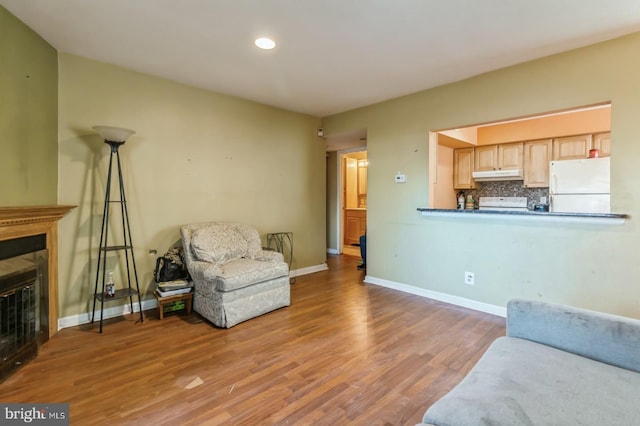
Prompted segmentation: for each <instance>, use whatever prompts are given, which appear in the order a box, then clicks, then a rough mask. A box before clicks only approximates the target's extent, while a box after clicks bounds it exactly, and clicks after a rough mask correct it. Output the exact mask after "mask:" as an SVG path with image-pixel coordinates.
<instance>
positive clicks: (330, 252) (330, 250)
mask: <svg viewBox="0 0 640 426" xmlns="http://www.w3.org/2000/svg"><path fill="white" fill-rule="evenodd" d="M327 253H329V254H340V250H338V249H334V248H328V249H327Z"/></svg>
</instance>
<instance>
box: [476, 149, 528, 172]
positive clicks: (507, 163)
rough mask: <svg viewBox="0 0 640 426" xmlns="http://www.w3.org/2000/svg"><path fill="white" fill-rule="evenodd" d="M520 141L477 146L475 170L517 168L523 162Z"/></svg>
mask: <svg viewBox="0 0 640 426" xmlns="http://www.w3.org/2000/svg"><path fill="white" fill-rule="evenodd" d="M523 148H524V144H523V143H522V142H516V143H505V144H499V145H486V146H479V147H476V149H475V169H474V170H475V171H476V172H484V171H491V170H517V169H522V164H523Z"/></svg>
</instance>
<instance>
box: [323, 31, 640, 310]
mask: <svg viewBox="0 0 640 426" xmlns="http://www.w3.org/2000/svg"><path fill="white" fill-rule="evenodd" d="M638 51H640V33H636V34H632V35H630V36H626V37H622V38H619V39H615V40H611V41H608V42H605V43H600V44H597V45H593V46H589V47H585V48H582V49H577V50H573V51H569V52H566V53H562V54H558V55H554V56H551V57H547V58H543V59H540V60H536V61H532V62H528V63H525V64H521V65H517V66H513V67H509V68H505V69H501V70H498V71H495V72H491V73H487V74H484V75H480V76H477V77H474V78H471V79H468V80H464V81H461V82H457V83H454V84H449V85H446V86H442V87H438V88H434V89H432V90H426V91H423V92H419V93H415V94H412V95H408V96H405V97H402V98H398V99H393V100H390V101H387V102H383V103H379V104H376V105H371V106H368V107H365V108H360V109H357V110H353V111H349V112H345V113H342V114H337V115H335V116H331V117H326V118H324V119H323V121H322V127H323V128H324V130H325V135H329V136H330V135H331V134H339V133H342V132H347V131H350V130H353V129H359V128H363V127H365V128H367V136H368V137H367V139H368V141H367V150H368V160H369V168H368V211H367V215H368V217H367V220H368V223H367V242H368V253H367V256H368V261H367V265H368V270H367V274H368V276H369V277H370V278H372V279H373V280H374V281H375V280H378V281H379V282H381V283H385V284H387V285H392V286H396V287H398V286H402V285H406V286H409V287H407V288H409V289H414V290H412V291H416V292H418V293H420V291H421V290H426V291H434V292H439V293H444V294H446V295H448V296H453V297H459V298H462V299H466V300H469V301H473V302H480V303H485V304H489V305H494V306H500V307H503V306H505V305H506V302H507V301H508V300H509V299H510V298H512V297H526V298H532V299H539V300H547V301H553V302H558V303H568V304H573V305H576V306H582V307H586V308H592V309H598V310H602V311H607V312H612V313H618V314H623V315H629V316H633V317H639V318H640V285H639V284H638V283H637V279H636V277H637V276H638V275H639V274H640V262H639V261H638V259H639V258H640V250H639V249H640V244H639V243H638V241H640V229H639V227H638V221H637V219H636V218H637V217H639V216H640V191H638V183H639V182H640V167H638V161H639V159H640V143H638V138H639V136H640V119H638V118H639V117H640V78H638V75H639V74H640V55H638V54H637V52H638ZM605 101H611V103H612V138H613V147H612V159H611V161H612V176H611V178H612V195H611V197H612V209H613V211H614V212H616V213H628V214H630V215H631V218H630V219H629V220H628V221H627V222H626V223H625V224H623V225H602V224H567V223H553V222H532V221H517V220H512V221H507V220H496V219H488V218H485V219H477V218H476V219H472V218H464V217H456V218H437V217H422V216H421V215H420V214H419V213H418V212H417V211H416V208H418V207H427V199H428V191H429V187H428V164H429V161H428V160H429V153H428V132H429V131H430V130H439V129H445V128H454V127H460V126H464V125H470V124H475V123H483V122H491V121H498V120H501V119H506V118H511V117H521V116H526V115H532V114H537V113H541V112H548V111H556V110H562V109H567V108H571V107H576V106H583V105H591V104H596V103H600V102H605ZM398 171H402V172H403V173H405V174H406V175H407V183H405V184H402V185H398V184H395V183H394V181H393V176H394V175H395V173H396V172H398ZM465 271H472V272H475V281H476V285H475V286H474V287H471V286H468V285H465V284H464V272H465Z"/></svg>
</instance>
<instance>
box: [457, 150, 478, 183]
mask: <svg viewBox="0 0 640 426" xmlns="http://www.w3.org/2000/svg"><path fill="white" fill-rule="evenodd" d="M473 151H474V149H473V148H460V149H455V150H454V151H453V188H454V189H471V188H475V187H476V183H475V181H474V180H473V176H472V175H471V174H472V173H473V163H474V155H473Z"/></svg>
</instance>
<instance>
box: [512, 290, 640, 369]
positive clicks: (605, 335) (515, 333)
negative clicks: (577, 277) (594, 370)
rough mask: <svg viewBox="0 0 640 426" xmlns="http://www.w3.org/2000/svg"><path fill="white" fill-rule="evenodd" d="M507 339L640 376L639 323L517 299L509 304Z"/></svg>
mask: <svg viewBox="0 0 640 426" xmlns="http://www.w3.org/2000/svg"><path fill="white" fill-rule="evenodd" d="M507 336H511V337H519V338H521V339H526V340H531V341H534V342H538V343H542V344H543V345H547V346H551V347H554V348H557V349H561V350H564V351H566V352H571V353H574V354H576V355H580V356H584V357H587V358H590V359H593V360H595V361H600V362H604V363H606V364H610V365H614V366H616V367H621V368H625V369H627V370H632V371H635V372H640V357H639V356H638V350H639V349H640V343H639V342H640V320H636V319H632V318H626V317H621V316H617V315H611V314H605V313H601V312H594V311H588V310H585V309H579V308H574V307H570V306H564V305H555V304H551V303H545V302H538V301H527V300H520V299H514V300H511V301H509V303H508V304H507Z"/></svg>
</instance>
